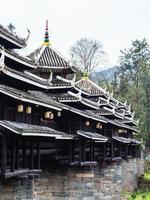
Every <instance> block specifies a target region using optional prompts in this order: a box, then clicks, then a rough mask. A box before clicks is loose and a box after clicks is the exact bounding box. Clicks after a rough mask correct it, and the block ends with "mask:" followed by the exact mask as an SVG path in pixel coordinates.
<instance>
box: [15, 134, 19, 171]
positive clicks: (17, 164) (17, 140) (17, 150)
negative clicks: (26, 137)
mask: <svg viewBox="0 0 150 200" xmlns="http://www.w3.org/2000/svg"><path fill="white" fill-rule="evenodd" d="M15 155H16V159H15V168H16V169H18V168H19V139H18V138H16V153H15Z"/></svg>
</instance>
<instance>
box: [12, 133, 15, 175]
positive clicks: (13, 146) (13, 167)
mask: <svg viewBox="0 0 150 200" xmlns="http://www.w3.org/2000/svg"><path fill="white" fill-rule="evenodd" d="M15 162H16V137H15V136H14V137H13V139H12V150H11V172H14V171H15Z"/></svg>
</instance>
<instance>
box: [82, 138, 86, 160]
mask: <svg viewBox="0 0 150 200" xmlns="http://www.w3.org/2000/svg"><path fill="white" fill-rule="evenodd" d="M82 160H83V162H85V161H86V141H85V140H84V141H83V143H82Z"/></svg>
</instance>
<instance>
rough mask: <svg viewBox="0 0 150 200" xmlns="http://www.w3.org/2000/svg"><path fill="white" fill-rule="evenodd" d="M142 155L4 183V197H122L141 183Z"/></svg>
mask: <svg viewBox="0 0 150 200" xmlns="http://www.w3.org/2000/svg"><path fill="white" fill-rule="evenodd" d="M143 170H144V166H143V160H141V159H129V160H124V161H119V162H113V163H112V162H111V163H108V162H107V163H106V162H103V163H100V164H99V165H97V166H95V167H57V168H55V169H54V168H51V169H49V170H45V171H43V172H42V174H41V175H40V176H39V178H37V179H35V178H34V179H30V178H22V179H16V180H7V181H4V182H1V183H0V200H120V198H121V192H122V191H123V190H128V191H132V190H133V189H135V188H136V187H137V177H138V176H140V175H141V174H142V173H143Z"/></svg>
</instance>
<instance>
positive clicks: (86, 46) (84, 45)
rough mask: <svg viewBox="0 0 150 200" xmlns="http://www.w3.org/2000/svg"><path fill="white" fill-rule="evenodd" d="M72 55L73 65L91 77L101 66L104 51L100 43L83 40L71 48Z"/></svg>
mask: <svg viewBox="0 0 150 200" xmlns="http://www.w3.org/2000/svg"><path fill="white" fill-rule="evenodd" d="M70 54H71V57H72V62H73V64H75V65H76V66H78V67H79V69H80V70H81V71H85V70H86V71H87V72H88V74H89V75H90V74H91V73H92V72H93V70H94V69H95V68H96V67H98V66H99V65H100V63H101V61H102V55H104V51H103V47H102V44H101V43H100V42H98V41H96V40H92V39H87V38H81V39H80V40H78V41H77V42H76V43H75V44H74V45H73V46H72V47H71V52H70Z"/></svg>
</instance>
